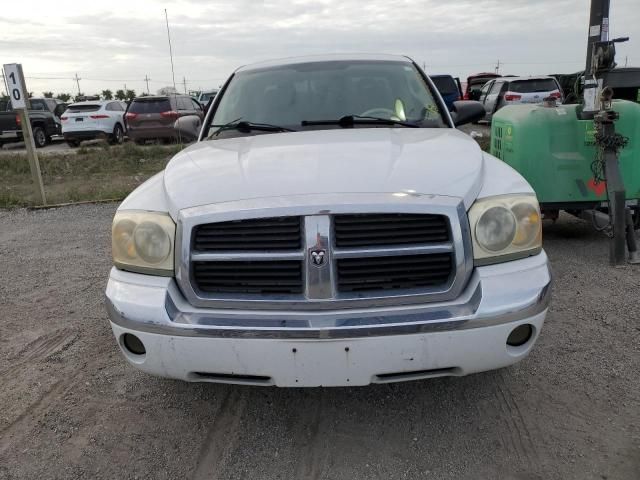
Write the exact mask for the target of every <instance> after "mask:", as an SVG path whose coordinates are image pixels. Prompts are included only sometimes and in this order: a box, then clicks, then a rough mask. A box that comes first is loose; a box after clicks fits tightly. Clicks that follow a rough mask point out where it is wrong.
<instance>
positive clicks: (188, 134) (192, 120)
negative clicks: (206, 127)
mask: <svg viewBox="0 0 640 480" xmlns="http://www.w3.org/2000/svg"><path fill="white" fill-rule="evenodd" d="M201 127H202V120H200V117H199V116H198V115H185V116H184V117H180V118H179V119H178V120H176V123H174V124H173V128H174V129H175V130H176V131H177V132H178V133H179V134H180V136H181V137H182V138H183V139H184V140H185V141H187V142H193V141H195V140H197V139H198V136H199V135H200V128H201Z"/></svg>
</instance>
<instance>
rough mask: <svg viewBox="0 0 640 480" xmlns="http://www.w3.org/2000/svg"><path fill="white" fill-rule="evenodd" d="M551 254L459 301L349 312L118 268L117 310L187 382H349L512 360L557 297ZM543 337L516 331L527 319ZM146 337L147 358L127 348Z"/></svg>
mask: <svg viewBox="0 0 640 480" xmlns="http://www.w3.org/2000/svg"><path fill="white" fill-rule="evenodd" d="M550 291H551V275H550V271H549V267H548V262H547V257H546V254H545V253H544V252H542V253H540V254H538V255H536V256H533V257H529V258H526V259H522V260H516V261H512V262H506V263H503V264H499V265H490V266H483V267H477V268H476V269H475V270H474V273H473V275H472V277H471V279H470V281H469V284H468V285H467V287H466V288H465V290H464V292H463V293H462V295H460V297H459V298H458V299H456V300H455V301H452V302H442V303H431V304H424V305H405V306H396V307H384V308H369V309H348V310H341V311H322V312H314V311H280V312H274V311H268V312H265V311H253V310H239V309H234V310H229V309H226V310H222V309H220V310H214V309H202V308H195V307H192V306H191V305H190V304H188V303H187V302H186V301H185V299H184V297H183V296H182V294H181V293H180V291H179V289H178V287H177V286H176V284H175V282H174V280H173V279H171V278H162V277H153V276H148V275H140V274H134V273H128V272H123V271H120V270H117V269H115V268H114V269H112V270H111V275H110V278H109V283H108V285H107V291H106V296H107V309H108V311H109V316H110V318H111V326H112V329H113V333H114V335H115V336H116V339H117V341H118V345H119V346H120V348H121V350H122V352H123V354H124V356H125V357H126V358H127V360H128V361H129V362H130V363H131V364H132V365H134V366H136V367H138V368H140V369H141V370H144V371H146V372H148V373H151V374H155V375H160V376H166V377H170V378H178V379H182V380H187V381H213V382H226V383H246V384H259V385H278V386H320V385H322V386H346V385H366V384H369V383H386V382H391V381H401V380H412V379H418V378H428V377H436V376H444V375H466V374H469V373H474V372H480V371H485V370H491V369H495V368H501V367H505V366H508V365H511V364H513V363H515V362H517V361H519V360H521V359H522V358H524V357H526V356H527V355H528V353H529V352H530V350H531V348H532V347H533V344H534V343H535V341H536V339H537V337H538V335H539V333H540V330H541V328H542V325H543V323H544V319H545V316H546V311H547V306H548V303H549V300H550V293H551V292H550ZM525 323H527V324H530V325H531V326H532V330H533V335H532V336H531V338H530V339H529V340H528V341H527V342H526V343H525V344H524V345H521V346H518V347H512V346H508V345H507V344H506V339H507V337H508V336H509V334H510V333H511V332H512V330H513V329H514V328H515V327H517V326H518V325H521V324H525ZM126 333H130V334H133V335H135V336H136V337H138V338H139V339H140V340H141V341H142V343H143V344H144V346H145V349H146V353H145V354H144V355H134V354H132V353H131V352H130V351H128V350H127V349H126V348H125V347H124V335H125V334H126Z"/></svg>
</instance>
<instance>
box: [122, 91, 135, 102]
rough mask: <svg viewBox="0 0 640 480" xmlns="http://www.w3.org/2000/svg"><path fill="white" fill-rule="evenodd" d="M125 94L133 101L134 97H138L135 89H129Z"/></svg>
mask: <svg viewBox="0 0 640 480" xmlns="http://www.w3.org/2000/svg"><path fill="white" fill-rule="evenodd" d="M125 95H126V97H127V100H129V101H131V100H133V99H134V98H136V91H135V90H127V93H126V94H125Z"/></svg>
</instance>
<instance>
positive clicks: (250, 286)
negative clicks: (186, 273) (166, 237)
mask: <svg viewBox="0 0 640 480" xmlns="http://www.w3.org/2000/svg"><path fill="white" fill-rule="evenodd" d="M192 266H193V269H192V270H193V280H194V282H195V285H196V286H197V288H198V289H199V290H201V291H203V292H206V293H246V294H300V293H302V291H303V286H302V285H303V283H302V262H301V261H298V260H285V261H259V260H255V261H254V260H249V261H233V262H225V261H215V262H193V264H192Z"/></svg>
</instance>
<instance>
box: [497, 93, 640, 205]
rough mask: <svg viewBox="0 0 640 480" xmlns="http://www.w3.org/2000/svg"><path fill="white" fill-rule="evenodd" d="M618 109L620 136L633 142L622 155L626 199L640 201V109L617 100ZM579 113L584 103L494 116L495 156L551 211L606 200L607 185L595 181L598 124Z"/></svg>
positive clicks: (530, 107) (524, 107)
mask: <svg viewBox="0 0 640 480" xmlns="http://www.w3.org/2000/svg"><path fill="white" fill-rule="evenodd" d="M613 110H614V111H615V112H616V113H618V114H619V115H620V119H619V120H618V121H617V122H616V132H618V133H619V134H620V135H622V136H624V137H625V138H627V139H628V143H627V145H626V146H625V147H624V148H622V149H621V150H620V154H619V164H620V172H621V174H622V177H623V179H624V186H625V190H626V198H627V200H639V199H640V105H639V104H637V103H633V102H629V101H626V100H614V101H613ZM580 112H581V105H558V106H553V105H552V106H544V105H521V106H520V105H519V106H514V107H505V108H503V109H501V110H498V112H496V113H495V114H494V117H493V122H492V124H491V154H492V155H494V156H496V157H498V158H500V159H501V160H503V161H504V162H506V163H507V164H509V165H510V166H511V167H513V168H514V169H515V170H517V171H518V172H520V174H521V175H523V176H524V177H525V178H526V179H527V181H528V182H529V183H530V184H531V186H532V187H533V189H534V190H535V192H536V194H537V195H538V201H539V202H540V204H541V206H542V209H543V210H545V211H547V212H552V211H554V210H569V211H578V210H585V209H592V208H596V207H599V206H600V204H601V202H606V201H607V191H606V186H605V182H604V181H598V180H603V178H600V179H598V178H596V177H597V176H598V173H599V172H598V165H597V162H596V159H597V156H598V154H599V152H598V148H597V146H596V135H595V134H596V130H595V124H594V121H593V120H583V119H581V118H580ZM594 170H595V172H594ZM632 206H633V205H632Z"/></svg>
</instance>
